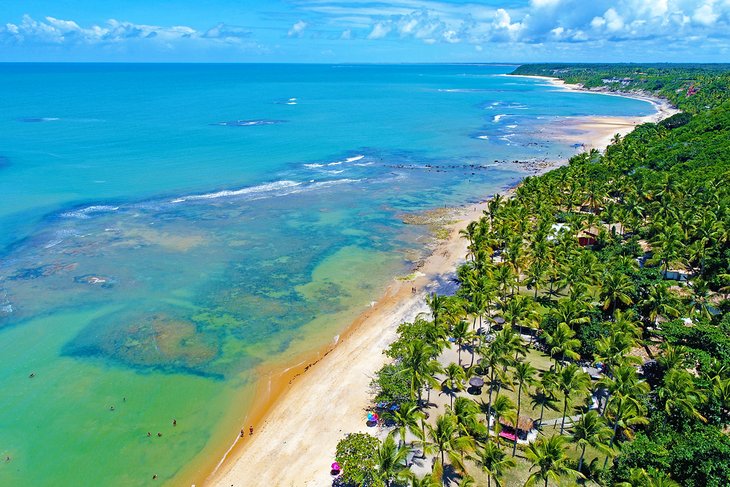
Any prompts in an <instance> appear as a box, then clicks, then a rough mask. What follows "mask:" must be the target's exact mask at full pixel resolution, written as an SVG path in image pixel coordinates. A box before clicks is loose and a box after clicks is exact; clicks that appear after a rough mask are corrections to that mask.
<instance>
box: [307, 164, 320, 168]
mask: <svg viewBox="0 0 730 487" xmlns="http://www.w3.org/2000/svg"><path fill="white" fill-rule="evenodd" d="M304 167H308V168H310V169H317V168H318V167H324V164H305V165H304Z"/></svg>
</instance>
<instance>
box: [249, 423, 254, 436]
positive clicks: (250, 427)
mask: <svg viewBox="0 0 730 487" xmlns="http://www.w3.org/2000/svg"><path fill="white" fill-rule="evenodd" d="M248 434H249V436H253V425H251V426H249V427H248Z"/></svg>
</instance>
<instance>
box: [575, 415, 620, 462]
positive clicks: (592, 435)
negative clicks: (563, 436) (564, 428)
mask: <svg viewBox="0 0 730 487" xmlns="http://www.w3.org/2000/svg"><path fill="white" fill-rule="evenodd" d="M611 433H612V432H611V428H609V427H608V426H606V422H605V421H604V419H603V418H602V417H601V416H599V415H598V413H597V412H596V411H588V412H587V413H586V414H584V415H583V416H581V417H580V419H579V420H578V421H576V422H575V423H573V426H572V427H571V429H570V434H571V435H572V438H571V441H572V442H573V443H575V444H576V448H578V449H580V459H579V460H578V471H579V472H582V471H583V459H584V457H585V454H586V447H588V446H591V447H593V448H595V449H596V450H598V451H599V452H601V453H603V454H604V455H610V454H611V453H612V450H611V449H610V448H609V447H608V442H609V441H610V439H611Z"/></svg>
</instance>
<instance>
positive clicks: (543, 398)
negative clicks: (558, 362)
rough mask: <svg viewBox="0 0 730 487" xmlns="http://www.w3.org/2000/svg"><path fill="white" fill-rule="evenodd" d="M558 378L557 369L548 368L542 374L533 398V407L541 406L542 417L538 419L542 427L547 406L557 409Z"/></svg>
mask: <svg viewBox="0 0 730 487" xmlns="http://www.w3.org/2000/svg"><path fill="white" fill-rule="evenodd" d="M557 380H558V378H557V375H556V374H555V370H546V371H545V372H543V373H542V374H541V376H540V381H539V383H538V385H537V390H536V393H535V395H534V396H533V398H532V405H533V407H534V406H537V405H539V406H540V419H538V420H537V423H538V424H539V425H540V427H542V418H543V413H544V412H545V406H547V407H548V408H549V409H552V410H556V409H557V408H556V407H555V401H556V400H557V398H556V397H555V391H557V389H558V383H557Z"/></svg>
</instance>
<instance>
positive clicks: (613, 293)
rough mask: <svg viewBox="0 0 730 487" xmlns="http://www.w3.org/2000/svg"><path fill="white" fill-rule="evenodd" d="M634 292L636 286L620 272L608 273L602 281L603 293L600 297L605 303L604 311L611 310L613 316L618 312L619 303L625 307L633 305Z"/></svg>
mask: <svg viewBox="0 0 730 487" xmlns="http://www.w3.org/2000/svg"><path fill="white" fill-rule="evenodd" d="M633 292H634V285H633V284H632V282H631V280H630V279H629V278H628V277H627V276H626V275H625V274H622V273H620V272H616V271H606V272H605V273H604V275H603V279H602V281H601V292H600V293H599V296H600V298H601V301H602V302H603V309H604V310H608V309H610V310H611V316H613V314H614V313H615V311H616V307H617V306H618V304H619V303H621V304H624V305H630V304H633V302H634V300H633V298H632V297H631V295H632V294H633Z"/></svg>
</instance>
